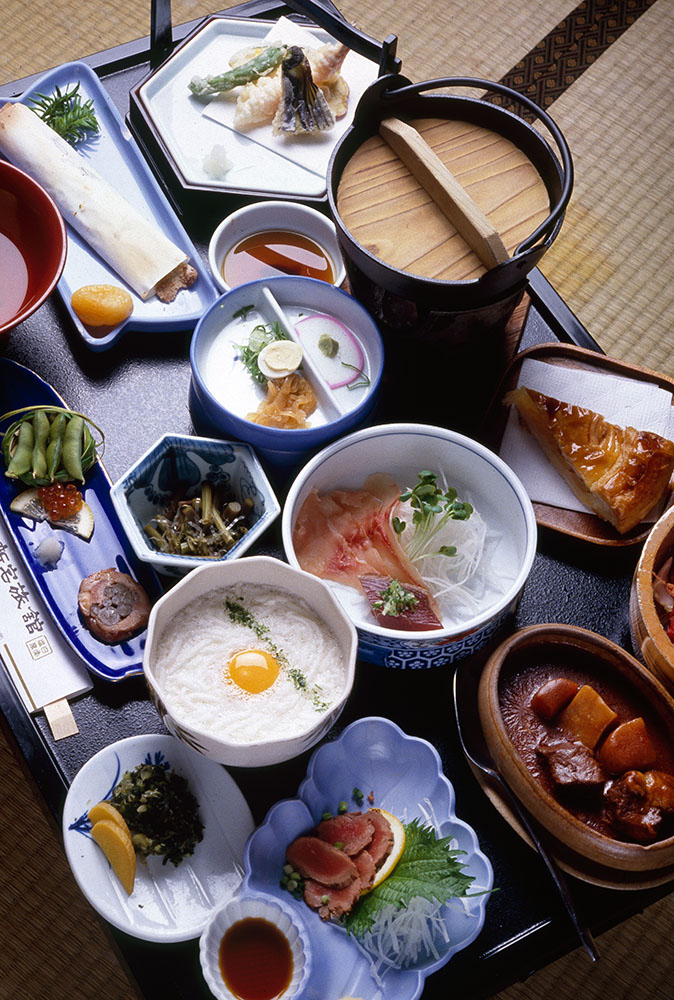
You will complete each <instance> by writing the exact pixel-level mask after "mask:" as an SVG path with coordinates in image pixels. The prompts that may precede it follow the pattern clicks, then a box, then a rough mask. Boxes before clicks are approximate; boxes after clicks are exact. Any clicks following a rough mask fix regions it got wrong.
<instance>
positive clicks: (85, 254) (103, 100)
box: [21, 62, 219, 351]
mask: <svg viewBox="0 0 674 1000" xmlns="http://www.w3.org/2000/svg"><path fill="white" fill-rule="evenodd" d="M76 83H79V85H80V90H79V93H80V95H81V97H82V100H83V101H86V100H88V99H89V98H92V99H93V102H94V110H95V113H96V117H97V119H98V124H99V129H100V130H99V132H98V133H91V134H90V135H89V137H88V138H86V139H84V140H83V141H82V142H79V143H78V144H77V147H76V148H77V152H78V153H79V154H80V156H82V157H84V159H85V160H87V162H88V163H89V164H90V166H92V167H93V168H94V169H95V170H96V171H97V172H98V173H99V174H100V175H101V176H102V177H104V178H105V179H106V180H107V181H108V182H109V183H111V184H113V185H114V187H115V188H116V189H117V190H118V191H119V192H120V193H121V194H122V195H123V196H124V197H125V198H126V200H127V201H128V202H130V203H131V204H132V205H133V206H134V207H135V208H136V209H138V211H140V212H142V213H143V214H144V215H145V216H146V217H147V218H148V219H151V220H153V221H154V222H155V223H156V224H157V226H159V228H160V229H161V230H162V231H163V232H164V233H165V234H166V235H167V236H168V238H169V239H170V240H172V241H173V243H175V244H176V245H177V246H179V247H180V248H181V249H183V250H184V251H185V253H186V254H188V255H189V258H190V263H191V264H192V265H193V266H194V267H195V268H196V270H197V272H198V274H199V277H198V279H197V281H196V282H195V283H194V285H192V287H191V288H189V289H183V290H182V291H180V292H179V293H178V295H177V296H176V298H175V299H174V301H173V302H169V303H164V302H160V300H159V299H158V298H157V296H156V295H154V296H152V297H151V298H149V299H147V300H146V301H143V300H142V299H141V298H139V296H137V295H136V294H135V293H134V292H132V291H131V289H128V291H129V292H131V297H132V299H133V312H132V313H131V316H130V317H129V318H128V319H127V320H125V321H124V322H123V323H120V324H119V325H118V326H116V327H113V328H112V329H110V327H103V328H102V329H101V333H102V335H101V336H94V335H92V333H91V331H90V329H88V328H87V327H85V326H84V325H83V324H82V322H81V320H80V319H79V318H78V317H77V315H76V314H75V312H74V311H73V309H72V307H71V305H70V298H71V296H72V293H73V292H74V291H75V290H76V289H78V288H81V287H82V285H95V284H113V285H122V284H123V282H122V281H121V279H120V278H119V277H118V276H117V275H116V274H115V272H114V271H113V270H112V269H111V268H110V267H108V265H107V264H106V263H105V261H103V260H102V259H101V258H100V257H99V256H98V255H97V254H96V253H95V252H94V251H93V250H92V249H91V248H90V247H89V245H88V244H87V243H86V242H85V241H84V240H83V239H82V238H81V237H80V236H78V234H77V233H76V232H74V230H73V229H71V227H70V226H68V225H67V223H66V228H67V230H68V256H67V259H66V265H65V268H64V271H63V274H62V275H61V278H60V280H59V283H58V286H57V288H58V291H59V293H60V295H61V297H62V299H63V303H64V305H65V307H66V309H67V310H68V312H69V313H70V315H71V317H72V321H73V324H74V325H75V328H76V329H77V331H78V333H79V335H80V337H81V338H82V340H83V342H84V343H85V344H86V345H87V347H88V348H90V350H92V351H106V350H108V349H109V348H110V347H112V346H113V344H115V343H116V342H117V341H118V340H119V338H120V337H121V336H122V334H124V333H126V332H127V331H130V330H134V331H138V332H142V331H153V332H163V331H166V332H167V333H169V332H171V331H178V330H191V329H193V328H194V326H195V324H196V323H197V321H198V319H199V318H200V316H201V315H202V314H203V313H204V311H205V310H206V309H207V308H208V306H209V305H210V304H211V303H212V302H214V301H215V299H216V298H217V297H218V295H219V292H218V291H217V289H216V287H215V285H214V283H213V280H212V279H211V276H210V272H209V270H208V267H207V266H206V264H204V262H203V261H202V260H201V257H200V256H199V253H198V252H197V250H196V249H195V247H194V245H193V244H192V241H191V240H190V238H189V236H188V235H187V233H186V232H185V230H184V228H183V226H182V224H181V223H180V222H179V220H178V218H177V216H176V215H175V213H174V211H173V209H172V208H171V206H170V204H169V202H168V200H167V198H166V196H165V195H164V193H163V191H162V190H161V188H160V187H159V184H158V183H157V181H156V180H155V178H154V176H153V174H152V172H151V170H150V168H149V166H148V165H147V163H146V162H145V159H144V158H143V156H142V154H141V153H140V150H139V149H138V147H137V146H136V143H135V141H134V139H133V138H132V136H131V133H130V132H129V130H128V129H127V127H126V125H125V123H124V121H123V119H122V117H121V115H120V114H119V112H118V111H117V108H116V107H115V105H114V104H113V103H112V101H111V99H110V97H109V96H108V93H107V91H106V90H105V88H104V87H103V85H102V83H101V82H100V80H99V78H98V77H97V76H96V74H95V73H94V71H93V70H92V69H91V68H90V67H89V66H87V65H86V64H85V63H81V62H72V63H64V64H63V65H62V66H59V67H57V68H56V69H53V70H50V71H49V72H48V73H45V74H44V76H41V77H40V78H39V80H37V81H36V83H35V85H34V86H33V88H32V89H31V90H30V91H26V92H25V93H24V94H22V96H21V103H23V104H27V105H30V101H31V99H32V98H34V97H35V95H36V94H38V93H39V94H46V95H50V94H53V93H54V91H55V88H56V87H59V88H60V89H61V91H65V90H66V88H68V87H72V86H73V85H75V84H76ZM113 222H114V220H111V226H112V225H113Z"/></svg>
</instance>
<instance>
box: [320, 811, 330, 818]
mask: <svg viewBox="0 0 674 1000" xmlns="http://www.w3.org/2000/svg"><path fill="white" fill-rule="evenodd" d="M321 819H332V813H331V812H324V813H323V815H322V816H321Z"/></svg>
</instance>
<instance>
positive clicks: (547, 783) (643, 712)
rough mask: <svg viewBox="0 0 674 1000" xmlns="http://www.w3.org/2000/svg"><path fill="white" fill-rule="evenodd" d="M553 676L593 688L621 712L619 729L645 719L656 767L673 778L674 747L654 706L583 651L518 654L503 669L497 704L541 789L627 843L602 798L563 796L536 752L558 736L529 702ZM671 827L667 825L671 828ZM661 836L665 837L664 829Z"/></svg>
mask: <svg viewBox="0 0 674 1000" xmlns="http://www.w3.org/2000/svg"><path fill="white" fill-rule="evenodd" d="M553 677H567V678H568V679H569V680H572V681H575V682H576V683H577V684H579V685H582V684H589V685H591V686H592V687H593V688H594V689H595V691H596V692H597V693H598V694H600V695H601V697H602V698H603V699H604V701H605V702H606V703H607V704H608V705H609V706H610V707H611V708H612V709H613V711H614V712H616V713H617V715H618V720H617V722H616V725H618V724H619V723H622V722H627V721H629V720H630V719H634V718H635V717H637V716H642V717H643V719H644V722H645V724H646V728H647V730H648V734H649V736H650V738H651V741H652V743H653V745H654V748H655V751H656V755H657V759H656V763H655V765H654V769H655V770H658V771H665V772H667V773H668V774H674V743H673V741H672V740H671V738H670V736H669V733H668V731H667V727H666V725H665V723H664V722H663V720H662V719H661V717H660V716H659V714H658V712H657V711H656V710H655V708H654V707H653V705H652V704H651V703H650V702H649V701H648V699H647V698H645V697H644V696H642V695H641V694H640V692H639V691H638V690H637V689H636V687H634V686H633V685H631V684H630V683H629V681H628V680H626V679H625V678H624V677H623V676H622V675H620V674H618V673H616V672H615V671H612V670H611V669H610V668H609V667H607V666H606V665H605V664H604V663H602V662H601V661H599V660H597V659H595V658H594V657H593V656H591V654H589V653H587V652H584V651H582V650H579V649H573V650H568V651H567V650H563V649H560V648H559V647H558V646H554V647H550V648H549V649H545V648H540V647H539V648H537V649H536V650H526V649H525V650H522V652H521V653H520V655H519V656H517V657H513V658H512V661H511V662H509V663H508V664H507V665H506V666H505V667H504V669H503V670H502V671H501V675H500V677H499V705H500V708H501V715H502V718H503V723H504V725H505V729H506V732H507V734H508V736H509V738H510V739H511V740H512V743H513V745H514V747H515V749H516V750H517V752H518V754H519V756H520V757H521V759H522V761H523V763H524V764H525V765H526V767H527V769H528V770H529V771H530V772H531V774H532V775H533V776H534V777H535V778H536V780H537V781H538V783H539V784H540V785H541V786H542V788H544V789H545V791H546V792H549V793H550V794H551V795H553V796H554V797H555V798H556V799H557V801H558V802H559V803H560V804H561V805H563V806H564V808H565V809H568V811H569V812H570V813H572V814H573V815H574V816H576V818H577V819H579V820H581V821H582V822H584V823H586V824H587V825H588V826H589V827H591V828H592V829H593V830H596V831H598V832H599V833H602V834H604V835H605V836H608V837H613V838H614V839H620V840H623V839H626V838H624V837H622V836H620V834H619V833H617V832H616V830H615V829H614V828H613V827H612V826H611V824H610V822H608V820H607V818H606V817H605V815H604V812H603V808H602V802H601V797H600V796H599V795H592V794H590V793H579V792H578V790H574V791H571V790H568V791H571V794H565V790H562V789H559V788H557V787H556V786H555V784H554V783H553V781H552V779H551V777H550V775H549V773H548V771H547V768H546V765H545V762H544V761H543V760H542V759H541V758H540V756H539V755H538V753H537V752H536V746H537V744H538V743H539V741H540V740H542V739H545V738H546V737H548V738H549V737H550V736H551V735H553V736H554V735H555V734H559V733H560V730H559V729H557V728H556V727H555V726H554V724H553V725H547V724H546V723H545V722H543V721H542V719H540V718H539V716H538V715H537V714H536V712H535V711H534V710H533V708H532V707H531V699H532V698H533V696H534V694H535V693H536V691H537V690H538V689H539V688H540V687H542V686H543V684H545V683H546V681H549V680H551V679H552V678H553ZM574 792H575V793H574ZM669 825H670V824H667V826H668V827H669ZM662 836H666V833H665V832H664V831H663V834H662ZM658 839H660V838H658Z"/></svg>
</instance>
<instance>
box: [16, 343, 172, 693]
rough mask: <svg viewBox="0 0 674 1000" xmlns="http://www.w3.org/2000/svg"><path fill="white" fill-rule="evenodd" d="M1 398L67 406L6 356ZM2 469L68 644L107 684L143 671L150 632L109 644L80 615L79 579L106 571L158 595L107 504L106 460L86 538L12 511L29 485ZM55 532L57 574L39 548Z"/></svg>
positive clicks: (95, 469)
mask: <svg viewBox="0 0 674 1000" xmlns="http://www.w3.org/2000/svg"><path fill="white" fill-rule="evenodd" d="M0 399H1V400H2V409H3V410H4V412H11V411H12V410H17V409H19V408H20V407H23V406H41V405H54V406H65V405H66V404H65V403H64V402H63V400H62V399H61V397H60V396H59V395H58V393H57V392H56V391H55V390H54V389H53V388H52V387H51V386H50V385H49V384H48V383H47V382H44V381H43V380H42V379H41V378H40V377H39V376H38V375H36V374H35V372H32V371H30V369H28V368H24V367H23V365H19V364H17V363H16V362H15V361H10V360H9V359H7V358H0ZM10 423H11V420H5V421H3V423H2V426H0V437H1V435H2V434H4V432H5V431H6V430H7V428H8V427H9V425H10ZM0 465H2V471H1V472H0V513H1V514H2V516H3V517H4V519H5V523H6V525H7V528H8V531H9V533H10V535H11V537H12V540H13V541H14V543H15V544H16V547H17V550H18V552H19V553H20V555H21V556H22V558H23V560H24V563H25V564H26V568H27V570H28V572H29V574H30V576H31V578H32V580H33V582H34V584H35V586H36V588H37V590H38V592H39V594H40V596H41V597H42V599H43V601H44V603H45V605H46V607H47V610H48V611H49V612H50V613H51V615H52V616H53V618H54V620H55V621H56V624H57V625H58V627H59V628H60V630H61V632H62V634H63V635H64V636H65V638H66V640H67V641H68V642H69V643H70V645H71V647H72V648H73V649H74V651H75V652H76V653H77V654H78V656H80V657H81V659H82V660H83V661H84V663H85V665H86V666H87V667H88V669H89V670H90V671H91V673H93V674H96V675H97V676H98V677H102V678H103V679H104V680H107V681H119V680H124V678H125V677H130V676H132V675H134V674H142V672H143V650H144V648H145V632H141V633H140V635H137V636H135V637H134V638H132V639H127V640H126V641H124V642H118V643H114V644H112V645H108V643H105V642H101V641H100V640H99V639H97V638H96V637H95V636H94V635H92V633H91V632H89V630H88V629H87V628H85V626H84V624H83V623H82V621H81V619H80V616H79V611H78V603H77V597H78V591H79V586H80V583H81V582H82V580H83V579H84V578H85V577H86V576H89V575H90V574H91V573H95V572H96V571H97V570H100V569H108V568H109V567H112V568H114V569H117V570H119V572H121V573H128V574H129V575H130V576H132V577H133V578H134V579H135V580H137V581H138V583H140V584H141V586H142V587H143V588H144V589H145V591H146V593H147V595H148V597H149V599H150V603H151V604H152V603H154V601H156V600H157V598H158V597H159V596H160V594H161V589H160V586H159V582H158V580H157V577H156V575H155V573H154V571H153V570H152V569H151V567H149V566H147V565H146V564H145V563H143V562H141V561H140V560H139V559H137V558H136V556H135V554H134V552H133V550H132V549H131V547H130V545H129V543H128V541H127V538H126V535H125V533H124V529H123V528H122V526H121V524H120V521H119V518H118V517H117V513H116V511H115V508H114V507H113V504H112V500H111V499H110V486H111V483H110V479H109V478H108V474H107V472H106V471H105V469H104V468H103V466H102V465H101V463H100V462H95V463H94V465H93V466H92V467H91V469H89V471H88V472H87V473H86V480H85V483H84V485H83V486H82V487H81V492H82V495H83V497H84V500H85V501H86V503H87V504H88V505H89V506H90V507H91V510H92V513H93V515H94V530H93V534H92V535H91V538H89V539H88V540H85V539H84V538H79V537H77V536H76V535H73V534H70V533H69V532H67V531H63V530H59V529H55V528H53V527H51V525H49V524H48V523H47V522H46V521H42V522H38V521H33V520H30V519H29V518H26V517H21V515H19V514H14V513H13V512H11V511H10V504H11V502H12V500H13V499H14V497H15V496H17V494H18V493H20V492H21V490H22V489H26V487H25V486H24V485H23V484H22V483H18V482H17V481H16V480H13V479H8V478H7V477H6V476H5V475H4V471H5V470H4V462H3V461H1V460H0ZM55 531H56V532H58V534H57V537H58V539H59V540H60V541H62V542H63V553H62V555H61V558H60V559H59V561H58V563H57V564H56V566H54V568H53V569H46V568H45V567H44V566H42V565H41V564H40V563H39V562H38V560H37V558H36V556H35V550H36V548H37V547H38V546H39V544H40V543H41V542H42V540H43V539H44V538H46V537H48V536H49V535H50V534H53V533H54V532H55Z"/></svg>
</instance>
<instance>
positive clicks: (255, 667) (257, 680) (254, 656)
mask: <svg viewBox="0 0 674 1000" xmlns="http://www.w3.org/2000/svg"><path fill="white" fill-rule="evenodd" d="M278 671H279V666H278V662H277V660H276V659H275V658H274V657H273V656H272V655H271V653H265V651H264V650H263V649H242V650H240V652H238V653H235V654H234V656H233V657H232V658H231V660H230V661H229V676H230V677H231V679H232V680H233V681H234V683H235V684H236V685H237V687H240V688H241V690H242V691H247V692H248V693H249V694H260V693H261V692H262V691H266V690H267V688H270V687H271V686H272V684H273V683H274V681H275V680H276V678H277V677H278Z"/></svg>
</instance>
